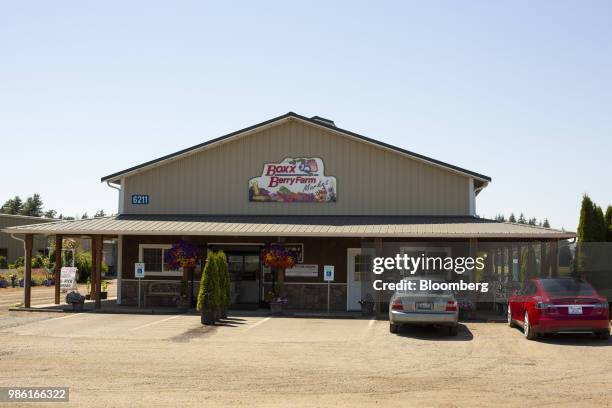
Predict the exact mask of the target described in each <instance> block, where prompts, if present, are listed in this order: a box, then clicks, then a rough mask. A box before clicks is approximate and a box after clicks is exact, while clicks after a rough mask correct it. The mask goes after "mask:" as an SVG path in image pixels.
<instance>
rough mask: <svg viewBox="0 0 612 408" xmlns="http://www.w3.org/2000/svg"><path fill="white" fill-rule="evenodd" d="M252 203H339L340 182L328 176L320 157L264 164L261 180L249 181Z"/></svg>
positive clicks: (259, 178) (258, 178)
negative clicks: (337, 188)
mask: <svg viewBox="0 0 612 408" xmlns="http://www.w3.org/2000/svg"><path fill="white" fill-rule="evenodd" d="M249 201H256V202H257V201H259V202H265V201H277V202H285V203H287V202H319V203H325V202H335V201H336V178H335V177H332V176H325V171H324V166H323V160H321V159H320V158H318V157H312V158H291V157H288V158H285V159H284V160H283V161H281V162H280V163H266V164H264V167H263V172H262V173H261V176H259V177H254V178H252V179H250V180H249Z"/></svg>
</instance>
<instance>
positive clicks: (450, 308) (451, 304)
mask: <svg viewBox="0 0 612 408" xmlns="http://www.w3.org/2000/svg"><path fill="white" fill-rule="evenodd" d="M446 311H447V312H456V311H457V302H455V301H454V300H449V301H448V302H446Z"/></svg>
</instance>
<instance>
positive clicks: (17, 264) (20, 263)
mask: <svg viewBox="0 0 612 408" xmlns="http://www.w3.org/2000/svg"><path fill="white" fill-rule="evenodd" d="M13 265H14V267H15V268H19V267H20V266H24V265H25V261H24V259H23V256H20V257H19V258H17V259H15V262H14V263H13Z"/></svg>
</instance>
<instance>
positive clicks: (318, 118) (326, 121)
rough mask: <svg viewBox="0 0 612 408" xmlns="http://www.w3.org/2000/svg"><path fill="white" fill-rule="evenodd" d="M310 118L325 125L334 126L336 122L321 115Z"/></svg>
mask: <svg viewBox="0 0 612 408" xmlns="http://www.w3.org/2000/svg"><path fill="white" fill-rule="evenodd" d="M310 119H312V120H315V121H317V122H320V123H322V124H324V125H327V126H333V127H336V124H335V123H334V121H333V120H331V119H326V118H323V117H321V116H313V117H312V118H310Z"/></svg>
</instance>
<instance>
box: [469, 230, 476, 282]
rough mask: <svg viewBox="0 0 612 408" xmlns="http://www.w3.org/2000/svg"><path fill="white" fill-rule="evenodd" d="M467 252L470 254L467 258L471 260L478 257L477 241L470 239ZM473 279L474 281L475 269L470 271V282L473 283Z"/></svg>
mask: <svg viewBox="0 0 612 408" xmlns="http://www.w3.org/2000/svg"><path fill="white" fill-rule="evenodd" d="M469 252H470V253H469V256H470V257H471V258H473V259H476V257H477V256H478V239H476V238H470V242H469ZM475 279H476V268H475V267H474V268H473V269H472V270H471V271H470V281H472V282H474V281H475Z"/></svg>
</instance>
